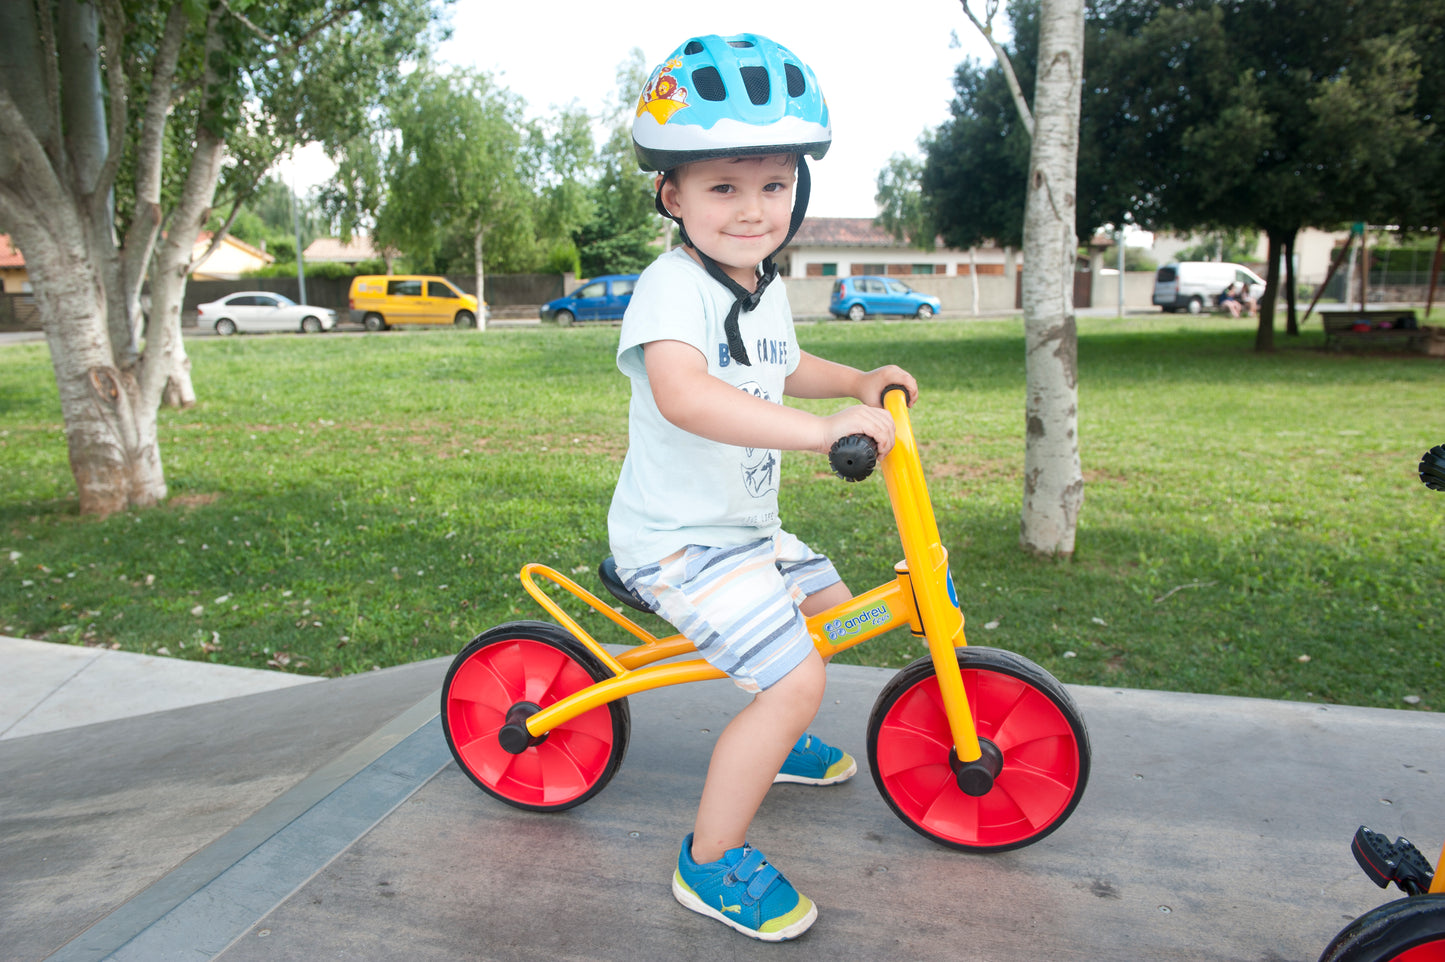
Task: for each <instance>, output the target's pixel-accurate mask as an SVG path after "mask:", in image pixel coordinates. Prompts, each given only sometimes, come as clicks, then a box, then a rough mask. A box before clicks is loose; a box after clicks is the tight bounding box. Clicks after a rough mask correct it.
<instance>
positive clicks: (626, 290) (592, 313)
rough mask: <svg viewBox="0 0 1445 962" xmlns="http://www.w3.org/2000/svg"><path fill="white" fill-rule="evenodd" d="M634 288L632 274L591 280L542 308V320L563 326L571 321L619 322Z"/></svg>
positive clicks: (635, 283)
mask: <svg viewBox="0 0 1445 962" xmlns="http://www.w3.org/2000/svg"><path fill="white" fill-rule="evenodd" d="M635 286H637V275H636V274H607V275H604V276H602V277H595V278H593V279H592V280H590V281H588V282H587V283H585V284H583V285H582V286H581V287H579V288H577V289H576V290H575V291H573V292H572V293H571V294H568V295H567V296H566V297H559V298H557V299H556V300H555V301H548V302H547V303H546V304H543V305H542V320H544V321H551V320H555V321H556V322H557V323H558V324H560V325H562V326H563V327H567V326H569V325H571V324H572V323H573V322H575V321H620V320H622V315H623V313H624V312H626V310H627V304H628V302H629V301H631V300H632V288H634V287H635Z"/></svg>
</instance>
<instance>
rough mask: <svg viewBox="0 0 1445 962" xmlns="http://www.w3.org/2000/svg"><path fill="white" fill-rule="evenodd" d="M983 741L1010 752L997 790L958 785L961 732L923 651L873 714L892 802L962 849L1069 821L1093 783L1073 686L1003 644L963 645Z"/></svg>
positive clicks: (875, 755) (879, 777) (876, 774)
mask: <svg viewBox="0 0 1445 962" xmlns="http://www.w3.org/2000/svg"><path fill="white" fill-rule="evenodd" d="M957 656H958V668H959V671H960V672H961V673H962V675H963V687H964V691H965V692H966V693H967V694H968V704H969V707H970V708H971V709H972V711H973V715H974V725H975V727H976V728H977V730H978V734H979V737H980V738H984V739H987V740H988V741H989V742H991V743H992V744H993V745H994V746H995V747H996V748H998V750H999V752H1000V753H1001V754H1002V756H1003V768H1002V769H1001V770H1000V771H999V773H998V776H997V777H996V778H995V779H994V782H993V786H992V788H991V789H990V790H989V791H988V792H987V794H984V795H981V796H978V797H974V796H972V795H968V794H965V793H964V792H963V790H962V789H960V788H959V787H958V780H957V778H956V777H955V775H954V771H953V768H952V767H951V765H950V754H951V752H952V751H953V736H952V735H951V734H950V733H949V729H948V717H947V715H946V714H945V713H944V709H943V698H942V695H941V694H940V693H939V689H938V678H937V676H936V675H935V674H934V670H933V662H932V660H931V659H929V658H920V659H919V660H917V661H915V662H914V663H913V664H911V665H909V666H908V667H907V668H904V669H903V670H902V671H900V672H899V673H898V674H897V675H895V676H894V677H893V679H892V680H891V681H889V683H888V684H887V685H886V686H884V688H883V691H882V692H881V693H879V695H878V701H877V702H876V703H874V705H873V712H872V714H871V715H870V716H869V721H868V762H869V765H870V766H871V767H872V769H873V781H874V783H875V784H876V785H877V786H878V791H879V793H880V794H881V795H882V796H883V798H884V800H885V801H887V802H888V805H889V807H890V808H892V809H893V811H894V813H895V814H897V815H898V817H899V818H901V819H903V821H904V822H905V823H907V824H908V826H909V827H910V828H912V829H913V830H914V831H916V832H918V833H920V834H922V835H925V836H927V837H928V838H931V839H933V840H934V841H936V842H939V843H941V844H943V845H948V846H951V847H953V848H960V849H968V850H971V851H980V852H1000V851H1004V850H1005V849H1011V848H1019V847H1021V846H1024V845H1029V844H1031V843H1033V842H1037V841H1038V840H1039V839H1041V838H1043V837H1044V836H1045V835H1048V834H1049V833H1050V832H1052V831H1053V830H1054V829H1056V828H1058V827H1059V826H1060V825H1062V824H1063V823H1064V820H1065V819H1067V818H1068V817H1069V815H1070V814H1072V813H1073V811H1074V807H1075V806H1077V805H1078V804H1079V799H1080V798H1081V797H1083V794H1084V785H1085V784H1086V783H1087V782H1088V780H1089V733H1088V731H1087V730H1086V729H1085V728H1084V720H1083V717H1082V716H1081V715H1080V714H1079V709H1078V708H1077V707H1076V706H1075V705H1074V700H1073V699H1072V698H1071V697H1069V693H1068V692H1067V691H1066V690H1065V689H1064V686H1063V685H1061V684H1059V682H1058V681H1057V680H1056V679H1055V678H1054V676H1053V675H1050V674H1049V673H1048V672H1046V671H1044V669H1042V668H1040V667H1039V666H1038V665H1035V664H1034V663H1033V662H1031V661H1029V660H1027V659H1025V658H1021V657H1019V656H1018V655H1015V654H1012V653H1010V652H1007V651H1000V650H998V649H996V648H959V649H957Z"/></svg>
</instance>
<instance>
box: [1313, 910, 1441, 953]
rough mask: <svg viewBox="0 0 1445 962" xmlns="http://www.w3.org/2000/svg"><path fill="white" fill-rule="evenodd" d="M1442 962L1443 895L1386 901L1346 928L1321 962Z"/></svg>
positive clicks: (1337, 936)
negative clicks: (1393, 961) (1437, 961)
mask: <svg viewBox="0 0 1445 962" xmlns="http://www.w3.org/2000/svg"><path fill="white" fill-rule="evenodd" d="M1439 959H1445V895H1417V896H1414V897H1413V898H1407V899H1399V900H1397V901H1394V902H1387V903H1385V904H1384V905H1382V906H1380V907H1379V908H1377V909H1373V910H1371V911H1369V912H1366V913H1365V914H1364V915H1362V916H1360V917H1359V918H1357V919H1355V920H1354V921H1353V922H1351V923H1350V924H1349V925H1347V926H1345V927H1344V929H1343V930H1342V931H1341V932H1340V934H1339V935H1336V936H1335V938H1334V941H1333V942H1331V943H1330V945H1329V948H1327V949H1325V954H1324V955H1321V956H1320V962H1392V960H1398V962H1436V960H1439Z"/></svg>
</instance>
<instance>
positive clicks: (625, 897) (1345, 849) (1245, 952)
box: [0, 650, 1445, 962]
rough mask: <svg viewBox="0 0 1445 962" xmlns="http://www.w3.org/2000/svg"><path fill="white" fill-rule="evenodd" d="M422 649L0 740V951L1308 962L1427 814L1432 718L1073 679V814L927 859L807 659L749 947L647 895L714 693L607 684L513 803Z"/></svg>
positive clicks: (691, 793) (861, 676) (1374, 892)
mask: <svg viewBox="0 0 1445 962" xmlns="http://www.w3.org/2000/svg"><path fill="white" fill-rule="evenodd" d="M4 654H5V652H4V651H3V650H0V655H4ZM105 657H108V656H105ZM446 663H447V659H436V660H433V661H430V662H422V663H419V664H416V665H407V666H402V667H399V668H394V669H388V670H387V671H382V672H372V673H369V674H367V675H361V676H352V677H348V678H341V679H335V680H328V681H324V682H316V683H311V684H302V685H291V686H288V687H284V688H280V689H275V690H271V691H263V692H258V693H254V694H249V695H243V696H240V697H231V698H226V699H224V700H220V701H211V702H206V703H201V704H193V705H190V706H188V707H182V708H172V709H169V710H165V711H159V712H154V713H150V714H142V715H134V716H131V717H128V718H119V719H115V720H110V721H104V722H101V723H98V724H90V725H82V726H78V727H70V728H63V729H57V730H52V731H48V732H40V733H36V734H31V735H24V736H18V737H11V738H8V739H6V740H4V741H0V786H3V788H0V792H3V794H4V802H3V805H0V839H3V844H0V905H3V906H4V910H3V912H0V946H3V951H0V957H3V958H5V959H6V960H10V959H15V960H20V962H31V960H35V962H39V960H53V962H82V960H100V959H117V960H126V959H135V960H141V962H155V960H163V959H172V958H174V959H208V958H215V959H220V960H222V962H250V960H263V959H264V960H297V962H300V960H307V962H309V960H313V959H318V958H340V959H360V960H369V959H402V958H404V959H408V960H420V962H427V960H438V962H440V960H453V959H460V958H468V959H485V960H497V962H513V960H517V962H543V960H546V962H553V960H559V959H568V960H614V959H622V960H627V962H650V960H677V959H712V958H717V957H722V958H732V957H738V956H741V957H753V956H760V955H762V954H764V953H772V952H786V953H788V954H789V956H790V958H798V959H819V960H829V962H832V960H837V959H848V960H853V959H882V958H887V959H890V960H893V959H898V960H940V962H941V960H948V962H1022V960H1028V962H1038V960H1049V962H1072V960H1079V962H1155V960H1169V962H1196V960H1197V962H1225V960H1228V962H1259V960H1274V962H1313V960H1314V959H1316V958H1317V957H1318V955H1319V953H1320V952H1321V951H1322V950H1323V948H1324V946H1325V945H1326V944H1327V943H1328V941H1329V940H1330V938H1332V937H1333V935H1334V933H1335V932H1336V931H1338V930H1339V929H1340V928H1341V927H1343V926H1344V924H1345V923H1346V922H1347V921H1348V920H1349V919H1351V918H1353V917H1355V916H1356V915H1359V914H1360V913H1362V912H1364V911H1366V910H1367V909H1369V908H1371V907H1373V906H1375V905H1378V904H1380V903H1381V902H1384V901H1387V900H1389V899H1390V898H1392V896H1391V895H1388V894H1385V893H1382V892H1381V891H1380V890H1379V889H1376V888H1375V887H1374V886H1373V885H1372V884H1371V883H1370V882H1369V881H1368V880H1367V879H1365V877H1364V876H1363V875H1362V874H1361V873H1360V872H1359V871H1358V869H1357V868H1356V867H1355V866H1354V863H1353V860H1352V859H1351V857H1350V854H1349V840H1350V836H1351V835H1352V834H1353V832H1354V830H1355V828H1356V827H1357V826H1358V825H1359V824H1361V823H1367V824H1370V825H1371V826H1372V827H1373V828H1375V829H1377V830H1379V831H1382V832H1386V833H1388V834H1390V835H1391V836H1392V837H1393V835H1396V834H1403V835H1407V836H1409V837H1411V838H1414V839H1415V840H1416V841H1417V842H1419V843H1420V845H1421V847H1422V849H1425V850H1426V851H1427V854H1428V855H1431V856H1433V855H1434V854H1435V852H1438V844H1439V839H1440V837H1441V835H1442V833H1445V824H1442V821H1441V819H1440V810H1439V804H1438V802H1439V799H1440V798H1441V797H1445V765H1442V764H1441V747H1440V746H1441V745H1442V744H1445V716H1442V715H1438V714H1430V713H1423V712H1412V711H1389V710H1377V709H1363V708H1342V707H1336V706H1321V705H1309V704H1299V703H1287V702H1268V701H1260V700H1254V699H1242V698H1221V697H1214V696H1200V695H1181V694H1170V693H1158V692H1141V691H1129V690H1115V689H1107V688H1085V687H1072V688H1071V689H1070V690H1071V692H1072V693H1073V694H1074V696H1075V698H1076V699H1077V701H1078V703H1079V706H1080V709H1081V710H1082V712H1083V714H1084V717H1085V719H1086V720H1087V724H1088V726H1089V729H1090V736H1091V739H1092V743H1093V771H1092V775H1091V778H1090V782H1089V787H1088V791H1087V793H1086V794H1085V796H1084V799H1083V802H1082V804H1081V805H1080V807H1079V809H1078V811H1077V812H1076V813H1075V814H1074V815H1073V817H1072V818H1071V819H1070V820H1069V821H1068V822H1067V823H1066V824H1065V825H1064V826H1062V827H1061V828H1060V829H1059V830H1058V831H1057V832H1056V833H1054V834H1053V835H1051V836H1049V837H1048V838H1046V839H1044V840H1043V841H1041V842H1040V843H1038V844H1036V845H1034V846H1031V847H1029V848H1025V849H1021V850H1019V851H1016V852H1009V853H1003V854H999V855H993V856H980V855H971V854H966V853H960V852H955V851H953V850H950V849H945V848H942V847H940V846H937V845H935V844H933V843H931V842H929V841H927V840H925V839H923V838H921V837H920V836H918V835H916V834H915V833H913V832H912V831H910V830H909V829H908V828H907V827H906V826H905V825H904V824H903V823H902V822H900V821H899V820H898V819H897V818H895V817H894V815H893V814H892V812H891V811H890V810H889V809H888V807H887V806H886V805H885V804H884V802H883V800H882V799H881V798H880V797H879V795H878V793H877V792H876V790H875V788H874V786H873V783H872V779H871V777H870V775H869V774H868V772H867V759H866V752H865V737H866V727H867V716H868V712H869V709H870V707H871V705H872V702H873V699H874V698H875V697H876V695H877V693H878V691H879V690H880V689H881V687H882V686H883V684H884V683H885V682H886V680H887V679H888V678H889V677H890V675H891V672H889V671H885V670H881V669H869V668H857V667H850V666H835V667H834V668H833V669H831V671H830V676H831V678H832V681H831V683H830V689H829V697H828V699H827V703H826V704H825V706H824V709H823V711H822V713H821V714H820V718H819V720H818V723H817V725H816V728H817V730H818V731H820V733H823V734H825V736H828V737H830V738H831V739H832V740H836V741H837V742H838V743H840V744H842V745H844V746H846V747H848V748H849V749H850V750H852V751H854V753H855V754H857V755H858V756H859V762H860V765H862V766H863V771H861V772H860V773H859V776H858V777H857V778H855V779H853V780H852V781H851V782H849V783H847V784H845V785H842V786H837V787H834V788H827V789H811V788H807V787H804V786H780V787H779V788H778V789H776V790H775V791H774V792H773V793H772V794H771V795H770V796H769V798H768V801H767V802H766V804H765V806H764V809H763V811H762V812H761V814H760V816H759V818H758V820H757V822H756V823H755V826H754V833H753V835H754V841H755V842H757V843H758V844H759V845H760V846H762V847H763V848H764V850H765V851H767V852H768V853H769V854H770V856H771V857H772V858H774V859H775V860H776V861H777V862H778V864H780V865H781V866H782V867H783V868H784V870H785V871H786V872H787V873H788V874H789V876H790V877H791V878H792V879H793V880H794V881H795V882H796V883H797V884H798V886H799V888H801V889H802V890H803V891H804V892H807V893H808V894H810V895H812V896H813V897H814V898H815V900H816V901H817V902H818V903H819V906H820V917H819V921H818V923H817V924H816V925H815V926H814V928H813V929H812V930H811V931H810V932H808V933H807V934H806V935H805V936H804V937H803V938H802V939H800V940H799V941H797V942H795V943H791V944H789V945H787V946H783V947H776V948H773V947H767V946H762V945H758V944H756V943H752V942H750V941H747V940H745V939H743V938H742V937H740V936H738V935H736V934H734V933H731V932H730V931H729V930H726V929H724V928H723V927H722V926H720V925H718V924H717V923H715V922H711V921H709V920H707V919H704V918H702V917H700V916H696V915H694V914H692V913H690V912H687V911H685V910H683V909H682V908H680V907H679V906H677V905H676V904H675V903H674V902H673V901H672V898H671V896H670V894H669V892H668V884H667V882H668V877H669V875H670V872H671V864H672V861H673V859H675V857H676V848H677V845H678V842H679V840H680V839H681V837H682V835H683V834H684V833H685V832H686V831H687V830H688V829H689V825H690V821H691V816H692V808H693V805H694V804H695V800H696V794H697V791H698V789H699V787H700V784H701V780H702V776H703V773H704V770H705V767H706V763H707V756H708V752H709V750H710V748H711V745H712V743H713V740H714V739H715V738H716V735H717V732H718V731H719V730H720V729H721V728H722V727H723V726H724V725H725V724H726V722H727V720H728V718H730V717H731V715H732V714H733V713H735V712H736V711H737V710H738V709H739V708H740V707H741V705H742V703H743V702H742V697H743V696H741V695H740V694H739V693H738V692H737V691H736V690H735V689H734V688H733V687H732V686H730V685H728V684H726V683H707V684H701V685H693V686H688V687H685V688H674V689H664V690H661V691H655V692H649V693H645V694H642V695H638V696H635V697H633V698H632V699H630V704H631V710H632V718H633V730H632V740H631V746H630V748H629V753H628V756H627V758H626V760H625V761H624V763H623V766H622V768H621V770H620V771H619V773H618V775H617V777H616V778H615V779H614V780H613V781H612V783H611V784H610V785H609V786H608V787H607V788H606V789H605V790H604V791H603V792H601V793H600V794H599V795H598V796H597V797H595V798H593V799H592V800H590V801H589V802H587V803H586V804H584V805H582V806H579V807H578V808H576V809H573V810H571V811H569V812H565V813H558V814H551V815H544V814H536V813H530V812H525V811H520V810H517V809H514V808H511V807H510V806H507V805H504V804H501V803H500V802H497V801H496V800H494V799H492V798H490V797H489V796H487V795H485V794H484V793H482V792H481V791H479V790H478V789H477V788H476V787H475V786H473V785H472V783H471V782H470V781H469V780H468V779H467V778H466V777H465V776H464V775H463V774H462V773H461V772H460V771H459V770H458V769H457V768H456V766H455V765H454V764H453V763H452V761H451V758H450V754H449V753H448V752H447V750H446V746H445V743H444V741H443V739H442V737H441V734H440V725H439V720H438V718H437V707H438V699H437V690H438V688H439V686H440V683H441V680H442V678H443V676H444V673H445V669H446ZM102 664H103V661H102ZM100 667H101V664H97V665H92V666H91V667H90V668H87V669H86V670H87V671H90V670H95V669H99V668H100ZM169 667H175V666H166V665H161V666H155V665H152V666H151V668H152V670H153V672H154V673H155V674H154V676H153V679H152V681H153V684H152V687H153V688H159V687H163V684H162V682H163V680H164V678H165V677H166V676H167V672H166V671H165V669H166V668H169ZM8 674H13V673H8ZM62 688H63V686H62ZM3 690H4V689H3V687H0V691H3Z"/></svg>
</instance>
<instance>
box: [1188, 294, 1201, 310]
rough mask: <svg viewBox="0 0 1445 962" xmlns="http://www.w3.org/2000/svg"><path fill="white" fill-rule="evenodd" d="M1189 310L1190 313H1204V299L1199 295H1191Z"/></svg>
mask: <svg viewBox="0 0 1445 962" xmlns="http://www.w3.org/2000/svg"><path fill="white" fill-rule="evenodd" d="M1187 310H1188V311H1189V313H1190V314H1203V313H1204V299H1203V298H1199V297H1191V298H1190V299H1189V306H1188V308H1187Z"/></svg>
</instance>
